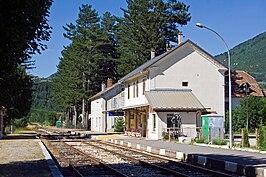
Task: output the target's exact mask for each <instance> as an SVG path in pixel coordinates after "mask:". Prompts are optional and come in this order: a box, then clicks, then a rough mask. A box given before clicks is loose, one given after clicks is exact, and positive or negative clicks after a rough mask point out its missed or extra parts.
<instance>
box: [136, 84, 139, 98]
mask: <svg viewBox="0 0 266 177" xmlns="http://www.w3.org/2000/svg"><path fill="white" fill-rule="evenodd" d="M136 97H139V82H138V81H137V82H136Z"/></svg>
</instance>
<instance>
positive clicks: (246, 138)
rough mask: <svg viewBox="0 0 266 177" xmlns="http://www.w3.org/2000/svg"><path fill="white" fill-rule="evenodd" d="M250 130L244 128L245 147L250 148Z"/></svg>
mask: <svg viewBox="0 0 266 177" xmlns="http://www.w3.org/2000/svg"><path fill="white" fill-rule="evenodd" d="M248 139H249V138H248V129H247V128H244V143H243V147H250V144H249V140H248Z"/></svg>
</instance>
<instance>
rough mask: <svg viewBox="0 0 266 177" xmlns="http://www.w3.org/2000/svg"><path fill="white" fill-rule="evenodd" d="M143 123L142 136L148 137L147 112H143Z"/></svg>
mask: <svg viewBox="0 0 266 177" xmlns="http://www.w3.org/2000/svg"><path fill="white" fill-rule="evenodd" d="M141 125H142V132H141V133H142V136H143V137H146V131H147V118H146V114H141Z"/></svg>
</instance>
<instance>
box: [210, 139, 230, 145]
mask: <svg viewBox="0 0 266 177" xmlns="http://www.w3.org/2000/svg"><path fill="white" fill-rule="evenodd" d="M212 144H214V145H220V146H221V145H227V140H224V139H221V138H218V139H212Z"/></svg>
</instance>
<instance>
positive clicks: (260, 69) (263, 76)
mask: <svg viewBox="0 0 266 177" xmlns="http://www.w3.org/2000/svg"><path fill="white" fill-rule="evenodd" d="M230 54H231V67H232V69H234V70H244V71H247V72H248V73H249V74H251V75H252V76H253V77H255V78H256V79H257V81H264V82H265V81H266V32H264V33H262V34H259V35H257V36H256V37H254V38H252V39H250V40H248V41H245V42H243V43H241V44H239V45H237V46H236V47H234V48H233V49H231V50H230ZM216 57H217V58H218V59H219V60H220V61H222V62H223V63H225V64H226V65H227V53H223V54H221V55H218V56H216Z"/></svg>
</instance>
